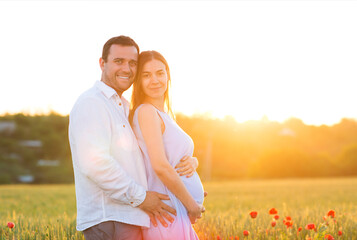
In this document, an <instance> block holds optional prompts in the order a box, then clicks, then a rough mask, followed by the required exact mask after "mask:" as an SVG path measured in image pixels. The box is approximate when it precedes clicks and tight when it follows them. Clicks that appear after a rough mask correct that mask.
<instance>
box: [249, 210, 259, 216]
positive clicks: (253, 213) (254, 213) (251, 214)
mask: <svg viewBox="0 0 357 240" xmlns="http://www.w3.org/2000/svg"><path fill="white" fill-rule="evenodd" d="M249 215H250V216H251V217H252V218H256V217H257V215H258V212H256V211H253V212H250V213H249Z"/></svg>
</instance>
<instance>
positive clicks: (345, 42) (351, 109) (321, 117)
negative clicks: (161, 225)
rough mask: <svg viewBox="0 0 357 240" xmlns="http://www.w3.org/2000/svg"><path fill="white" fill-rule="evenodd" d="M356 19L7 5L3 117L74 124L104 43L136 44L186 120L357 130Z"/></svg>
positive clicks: (327, 10) (179, 4)
mask: <svg viewBox="0 0 357 240" xmlns="http://www.w3.org/2000/svg"><path fill="white" fill-rule="evenodd" d="M356 12H357V1H321V0H320V1H302V0H301V1H297V0H296V1H288V0H286V1H253V0H252V1H204V0H200V1H170V0H167V1H84V0H81V1H0V22H1V37H0V53H1V58H0V114H5V113H17V112H24V113H30V114H36V113H48V112H49V111H56V112H58V113H60V114H63V115H67V114H69V112H70V110H71V108H72V106H73V104H74V102H75V101H76V99H77V98H78V96H79V95H80V94H81V93H82V92H83V91H85V90H87V89H88V88H90V87H92V86H93V84H94V83H95V81H98V80H100V76H101V70H100V68H99V57H100V56H101V51H102V47H103V45H104V43H105V42H106V41H107V40H108V39H109V38H111V37H114V36H118V35H127V36H130V37H132V38H133V39H134V40H135V41H136V42H137V43H138V44H139V46H140V49H141V50H156V51H158V52H160V53H162V54H163V56H164V57H165V58H166V60H167V61H168V63H169V66H170V71H171V79H172V88H171V93H172V96H171V97H172V102H173V109H174V111H175V112H180V113H183V114H186V115H192V114H205V115H208V116H211V117H215V118H216V117H217V118H223V117H225V116H228V115H229V116H232V117H234V118H235V119H236V120H237V121H238V122H245V121H248V120H259V119H262V118H263V117H264V118H268V119H269V120H272V121H279V122H283V121H285V120H287V119H289V118H291V117H295V118H299V119H301V120H303V121H304V123H306V124H311V125H321V124H327V125H332V124H335V123H338V122H339V121H340V120H341V119H342V118H354V119H357V111H356V103H357V94H356V89H357V71H356V70H357V68H356V66H357V44H356V42H357V31H356V28H357V14H356ZM130 95H131V89H129V90H128V91H127V92H126V93H125V94H124V96H125V97H126V98H128V99H130Z"/></svg>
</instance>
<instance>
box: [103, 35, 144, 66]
mask: <svg viewBox="0 0 357 240" xmlns="http://www.w3.org/2000/svg"><path fill="white" fill-rule="evenodd" d="M113 44H116V45H122V46H134V47H135V48H136V50H138V54H139V53H140V51H139V46H138V44H136V42H135V41H134V40H133V39H131V38H130V37H127V36H123V35H120V36H118V37H113V38H111V39H109V40H108V41H107V42H106V43H105V44H104V46H103V52H102V59H103V60H104V62H106V61H107V60H108V55H109V50H110V47H111V46H112V45H113Z"/></svg>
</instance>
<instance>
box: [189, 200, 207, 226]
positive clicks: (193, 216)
mask: <svg viewBox="0 0 357 240" xmlns="http://www.w3.org/2000/svg"><path fill="white" fill-rule="evenodd" d="M205 210H206V209H205V207H204V206H203V205H200V204H197V203H196V204H195V206H192V207H191V208H190V209H188V212H187V214H188V217H189V218H190V221H191V224H194V223H196V222H197V219H200V218H201V217H202V213H204V212H205Z"/></svg>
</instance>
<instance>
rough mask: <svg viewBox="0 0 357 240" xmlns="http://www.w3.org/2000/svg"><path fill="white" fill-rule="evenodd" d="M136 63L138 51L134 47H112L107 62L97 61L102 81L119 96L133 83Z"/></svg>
mask: <svg viewBox="0 0 357 240" xmlns="http://www.w3.org/2000/svg"><path fill="white" fill-rule="evenodd" d="M137 61H138V51H137V50H136V48H135V47H134V46H122V45H112V46H111V47H110V49H109V54H108V58H107V61H106V62H105V61H104V60H103V59H102V58H100V60H99V63H100V68H101V69H102V81H103V82H104V83H105V84H107V85H108V86H110V87H112V88H113V89H114V90H115V91H116V92H117V93H118V94H119V95H121V94H122V93H123V92H124V91H125V90H127V89H128V88H129V87H130V86H131V84H132V83H133V81H134V78H135V74H136V66H137Z"/></svg>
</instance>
